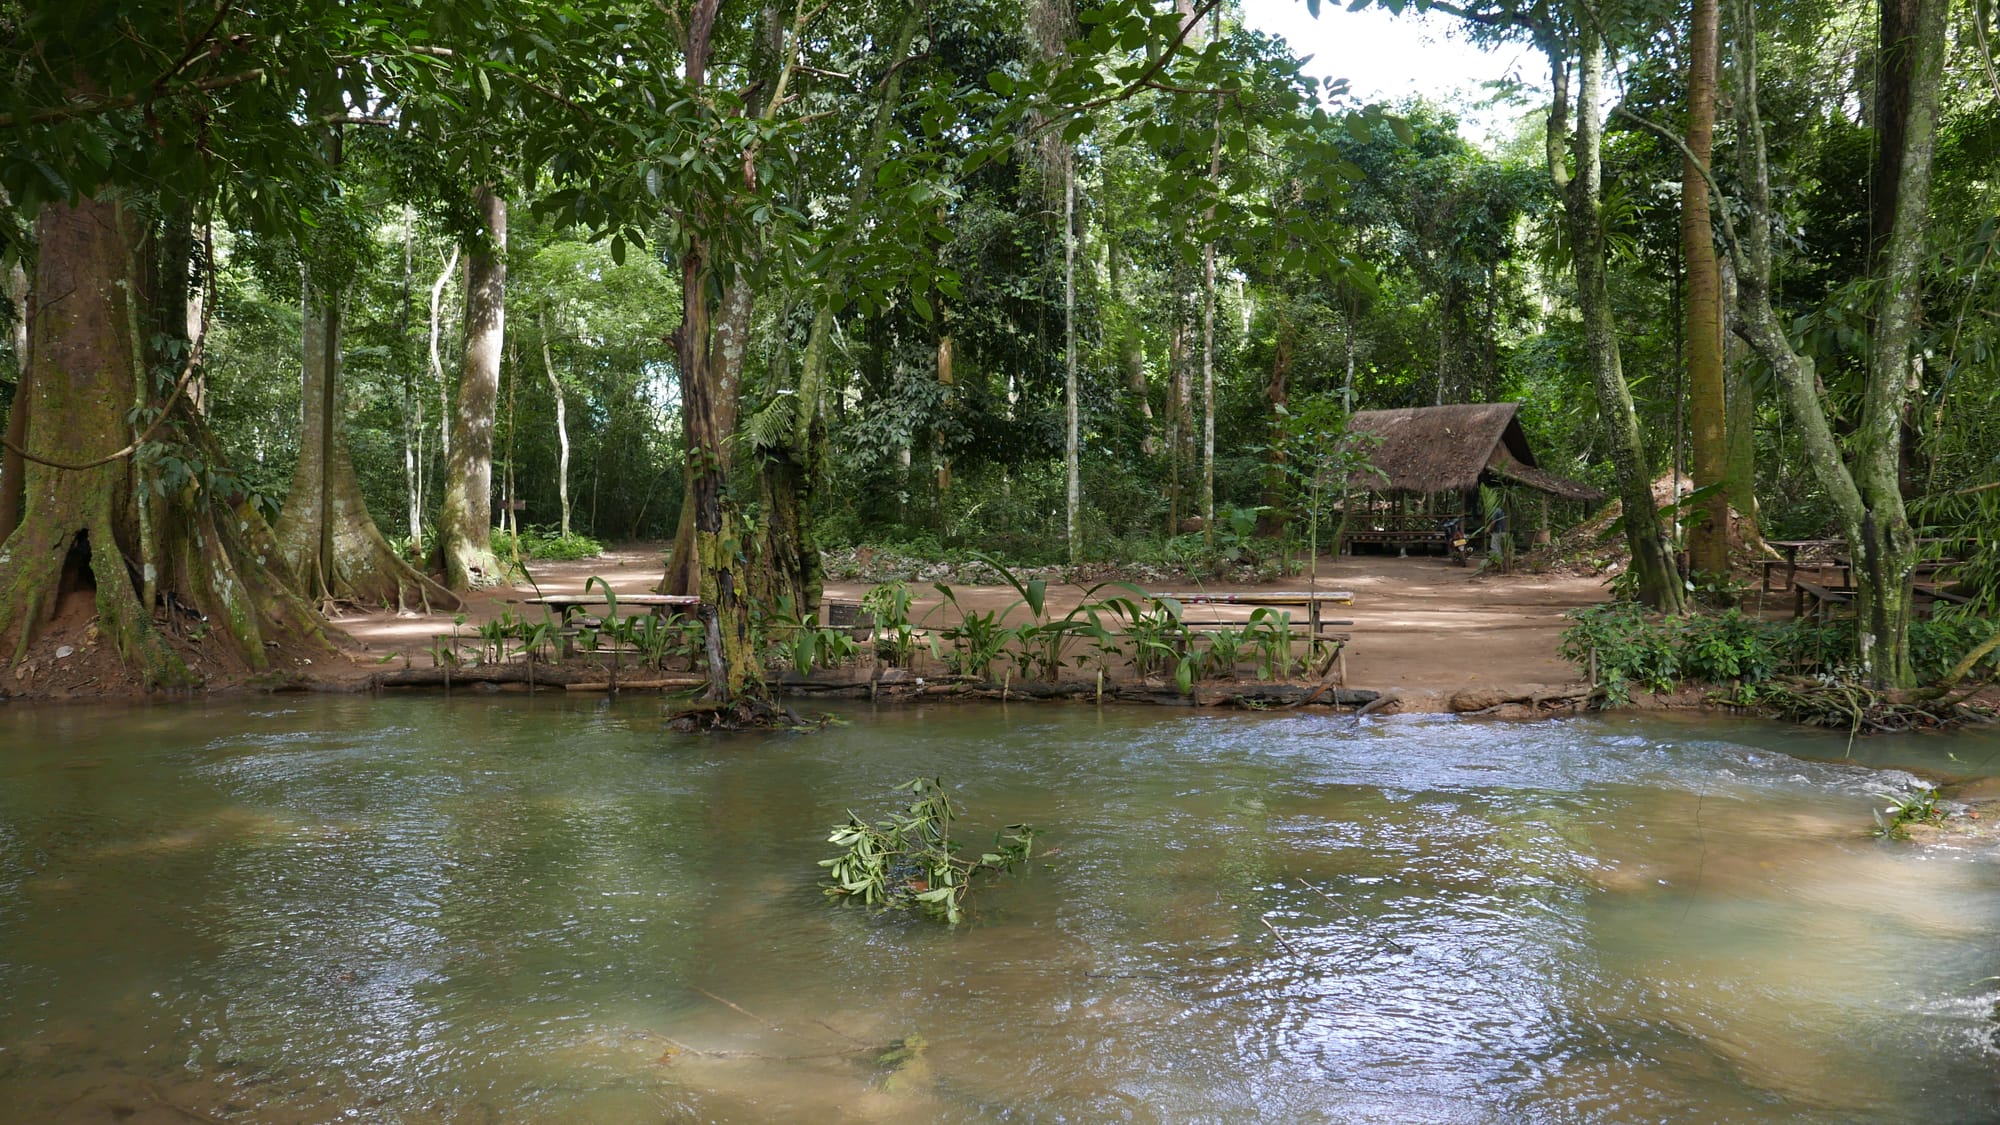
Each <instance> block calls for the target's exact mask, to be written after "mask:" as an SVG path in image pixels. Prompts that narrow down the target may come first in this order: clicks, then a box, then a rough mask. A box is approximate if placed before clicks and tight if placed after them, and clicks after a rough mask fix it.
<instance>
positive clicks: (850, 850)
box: [819, 777, 1035, 926]
mask: <svg viewBox="0 0 2000 1125" xmlns="http://www.w3.org/2000/svg"><path fill="white" fill-rule="evenodd" d="M896 788H897V791H898V792H905V793H908V794H910V803H909V805H908V806H907V807H905V808H904V809H903V810H902V811H900V812H898V813H895V814H892V815H890V816H888V817H885V818H883V819H881V820H878V821H875V822H874V823H872V824H871V823H869V822H868V821H865V820H863V819H861V817H860V816H859V815H857V814H856V813H854V812H852V811H849V812H848V814H847V820H846V821H845V822H844V823H842V824H838V825H835V826H834V828H833V831H832V832H831V833H830V834H829V835H828V836H827V842H828V843H830V844H833V845H835V846H837V847H839V848H840V849H841V851H840V854H838V855H835V856H833V857H832V858H830V859H823V860H820V861H819V865H820V866H821V867H824V868H826V869H827V870H826V874H827V882H825V883H822V884H821V886H822V887H824V888H825V890H826V893H827V895H828V896H829V897H831V898H858V899H860V900H861V902H862V903H863V904H864V905H867V906H874V907H882V908H885V909H898V910H906V909H911V908H915V909H918V910H921V911H922V912H923V913H925V914H928V915H930V916H931V917H934V918H939V919H942V920H943V921H944V922H946V923H947V924H949V925H954V926H955V925H957V924H958V922H959V920H960V919H961V918H963V917H964V916H965V900H966V897H967V896H968V895H969V894H970V893H971V890H972V881H973V878H974V877H975V876H977V875H980V874H982V873H985V874H997V873H999V872H1002V871H1008V870H1012V869H1013V868H1014V867H1016V866H1018V865H1020V864H1023V863H1026V862H1027V861H1028V859H1029V858H1030V857H1031V855H1032V854H1033V850H1034V845H1035V830H1034V828H1032V827H1030V826H1029V825H1026V824H1009V825H1007V826H1006V827H1005V828H1002V829H1000V830H999V831H997V832H995V833H994V834H993V850H991V851H988V852H982V853H981V854H980V856H979V858H978V859H976V860H972V859H966V858H964V857H963V856H961V855H960V854H959V852H960V850H961V849H960V845H959V844H958V842H957V841H955V840H953V839H952V822H954V821H956V820H957V819H958V818H959V813H958V810H957V809H956V808H954V807H953V806H952V803H951V798H950V796H949V795H947V794H946V793H945V790H944V782H943V781H942V779H939V778H929V777H920V778H916V779H915V780H912V781H909V782H906V783H904V784H902V785H899V786H897V787H896Z"/></svg>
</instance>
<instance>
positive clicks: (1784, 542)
mask: <svg viewBox="0 0 2000 1125" xmlns="http://www.w3.org/2000/svg"><path fill="white" fill-rule="evenodd" d="M1767 542H1769V543H1770V544H1771V546H1773V547H1775V548H1777V550H1778V553H1779V554H1781V555H1783V556H1784V557H1783V558H1781V559H1765V560H1764V573H1763V575H1762V576H1761V577H1760V578H1759V580H1758V585H1759V586H1761V587H1762V588H1763V589H1764V590H1765V591H1766V592H1767V593H1768V592H1770V591H1772V590H1774V589H1775V590H1784V589H1792V588H1794V585H1795V583H1796V581H1797V579H1798V574H1799V552H1800V551H1802V550H1805V549H1808V548H1811V549H1813V550H1818V549H1821V548H1826V549H1829V550H1830V549H1832V548H1834V547H1844V546H1846V545H1847V541H1846V540H1844V539H1771V540H1767ZM1836 565H1839V566H1841V567H1843V568H1845V566H1846V564H1844V563H1838V562H1836ZM1780 566H1782V567H1784V568H1785V584H1784V585H1783V586H1776V587H1774V586H1772V585H1771V571H1772V570H1773V569H1775V568H1777V567H1780Z"/></svg>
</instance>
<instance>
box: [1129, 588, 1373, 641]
mask: <svg viewBox="0 0 2000 1125" xmlns="http://www.w3.org/2000/svg"><path fill="white" fill-rule="evenodd" d="M1147 597H1150V598H1152V599H1154V600H1155V601H1163V600H1165V599H1167V598H1172V599H1173V600H1174V601H1177V602H1179V603H1181V605H1183V606H1189V605H1242V606H1252V607H1255V606H1280V607H1299V608H1303V609H1304V610H1305V611H1306V621H1307V626H1308V628H1307V631H1308V632H1309V633H1311V634H1312V635H1314V636H1318V635H1319V634H1320V633H1321V632H1322V631H1323V630H1324V629H1325V627H1326V626H1327V625H1329V624H1341V625H1351V624H1353V622H1351V621H1341V622H1331V621H1327V620H1325V619H1323V618H1322V617H1321V616H1320V608H1321V607H1322V606H1328V605H1353V604H1354V592H1353V591H1351V590H1245V591H1240V592H1234V593H1226V592H1211V591H1207V590H1197V591H1195V592H1193V593H1186V594H1183V593H1164V594H1148V595H1147ZM1181 620H1182V622H1183V623H1185V624H1187V625H1188V626H1189V627H1193V625H1194V624H1195V623H1194V622H1190V621H1188V620H1187V615H1186V614H1185V613H1183V614H1182V615H1181Z"/></svg>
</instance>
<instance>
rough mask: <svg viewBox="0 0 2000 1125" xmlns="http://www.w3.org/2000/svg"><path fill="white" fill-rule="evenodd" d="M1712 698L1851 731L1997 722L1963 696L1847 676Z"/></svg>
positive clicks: (1754, 687)
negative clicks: (1886, 687)
mask: <svg viewBox="0 0 2000 1125" xmlns="http://www.w3.org/2000/svg"><path fill="white" fill-rule="evenodd" d="M1709 698H1710V699H1711V700H1713V701H1715V702H1717V703H1721V704H1724V705H1726V706H1730V707H1738V708H1742V709H1744V710H1747V711H1754V712H1756V713H1758V714H1762V715H1769V716H1772V717H1774V718H1779V719H1785V720H1788V721H1791V722H1797V723H1807V724H1810V725H1812V726H1821V727H1831V728H1833V729H1836V730H1845V731H1847V732H1848V733H1849V734H1859V733H1861V732H1863V731H1868V732H1873V733H1882V734H1890V733H1896V732H1900V731H1910V730H1934V729H1939V728H1946V727H1954V726H1961V725H1964V724H1966V723H1982V724H1983V723H1991V722H1994V721H1995V712H1994V710H1993V709H1992V708H1990V707H1985V706H1980V705H1977V704H1972V703H1968V702H1965V697H1964V696H1960V697H1959V698H1958V699H1956V700H1937V699H1925V698H1921V697H1920V696H1919V695H1917V694H1915V693H1899V692H1886V691H1877V690H1876V689H1874V688H1871V687H1868V686H1866V685H1863V684H1857V683H1851V682H1848V681H1845V680H1809V679H1800V678H1796V677H1788V678H1784V679H1777V680H1768V681H1766V682H1764V683H1760V684H1745V685H1743V686H1742V687H1739V688H1735V689H1732V690H1730V691H1725V692H1717V693H1716V694H1714V695H1712V696H1710V697H1709Z"/></svg>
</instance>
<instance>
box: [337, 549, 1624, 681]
mask: <svg viewBox="0 0 2000 1125" xmlns="http://www.w3.org/2000/svg"><path fill="white" fill-rule="evenodd" d="M665 546H666V545H665V544H654V543H642V544H635V545H632V546H628V547H624V548H620V549H617V550H613V551H610V552H607V553H606V554H604V555H601V556H599V557H597V558H595V559H585V560H581V561H577V562H561V563H539V564H532V565H531V567H530V570H531V571H532V573H533V581H532V582H520V583H517V584H513V585H503V586H497V587H494V588H491V589H488V590H482V591H478V592H476V593H474V594H472V595H471V596H470V597H469V598H468V602H467V605H466V608H465V614H466V622H465V624H464V625H463V626H461V627H460V629H461V631H463V632H470V631H472V630H474V629H476V628H477V627H478V626H479V625H480V624H481V623H483V622H486V621H491V620H495V619H497V618H498V617H500V616H501V614H503V613H507V612H512V613H515V614H519V615H525V616H528V617H530V618H531V619H539V618H540V614H541V609H540V607H538V606H534V605H529V604H527V603H528V600H529V599H531V598H534V597H537V596H538V595H541V594H559V593H561V594H573V593H583V592H584V589H583V588H584V584H585V582H586V581H587V580H588V579H589V578H590V577H591V576H593V575H596V576H601V577H603V578H604V579H606V580H607V581H608V582H609V583H610V584H611V586H612V588H613V589H614V590H616V591H617V592H619V593H621V594H636V593H643V592H646V591H649V590H651V589H652V588H653V587H654V586H655V585H656V584H657V583H658V582H659V580H660V575H661V572H662V567H661V562H662V552H663V551H664V549H665ZM1316 582H1317V585H1318V586H1320V587H1321V588H1332V589H1341V590H1351V591H1353V593H1354V605H1353V606H1352V607H1338V608H1336V610H1335V611H1334V613H1333V615H1334V616H1337V617H1339V618H1342V619H1351V620H1352V621H1353V624H1352V625H1351V626H1340V627H1339V628H1340V630H1341V631H1343V632H1346V633H1349V634H1350V635H1351V636H1352V637H1353V640H1352V642H1351V644H1350V646H1349V648H1348V656H1347V671H1348V676H1347V684H1346V686H1348V687H1354V688H1367V689H1373V690H1375V691H1379V692H1382V693H1383V694H1384V695H1391V694H1393V695H1394V696H1395V697H1396V706H1397V707H1399V708H1400V709H1401V710H1404V711H1449V710H1461V711H1469V710H1481V709H1485V708H1487V707H1489V706H1493V705H1498V704H1500V703H1502V702H1504V701H1506V700H1509V699H1524V698H1530V697H1534V696H1539V695H1551V694H1557V693H1560V692H1563V691H1565V690H1569V691H1574V690H1578V689H1579V688H1580V686H1581V684H1580V679H1579V676H1578V673H1577V670H1576V668H1575V667H1574V666H1572V665H1571V664H1569V663H1568V662H1566V661H1564V660H1563V659H1562V658H1561V657H1559V656H1558V655H1557V654H1556V646H1557V643H1558V639H1559V638H1560V636H1561V633H1562V630H1563V626H1564V624H1565V622H1564V620H1563V615H1564V614H1565V613H1567V612H1568V611H1569V610H1571V609H1574V608H1576V607H1578V606H1583V605H1589V604H1592V603H1594V602H1599V601H1603V600H1604V599H1605V597H1606V596H1607V590H1606V589H1605V587H1604V584H1603V581H1602V580H1601V579H1598V578H1594V577H1573V576H1558V575H1546V574H1544V575H1533V574H1505V575H1503V574H1490V575H1489V574H1484V573H1481V572H1478V571H1475V570H1473V569H1470V568H1467V567H1461V566H1456V565H1453V564H1452V563H1450V562H1448V561H1446V560H1444V559H1440V558H1434V557H1413V558H1396V557H1393V556H1386V555H1359V556H1344V557H1340V558H1331V557H1328V558H1322V559H1321V560H1320V563H1319V572H1318V575H1317V579H1316ZM1306 584H1307V582H1306V579H1305V578H1304V577H1303V576H1293V577H1289V578H1282V579H1277V580H1274V581H1272V582H1268V583H1262V584H1244V583H1175V584H1172V586H1171V589H1174V590H1185V589H1195V588H1201V589H1207V590H1211V591H1216V592H1223V591H1248V590H1258V589H1267V590H1298V589H1304V588H1305V587H1306ZM868 588H869V587H868V585H867V584H866V583H860V582H831V583H828V584H827V587H826V596H827V597H828V598H829V599H841V600H848V601H858V600H860V598H861V596H862V595H863V594H864V593H866V592H867V590H868ZM1149 588H1152V589H1161V588H1167V587H1162V586H1160V584H1157V583H1155V584H1152V585H1151V586H1150V587H1149ZM1087 589H1088V587H1087V586H1084V585H1065V584H1058V583H1051V584H1050V587H1049V604H1050V607H1051V608H1052V610H1053V611H1054V612H1055V613H1056V614H1061V613H1064V612H1066V611H1067V610H1068V609H1069V608H1070V607H1072V606H1074V605H1076V604H1077V603H1078V602H1079V601H1080V600H1082V598H1083V597H1084V595H1085V592H1086V590H1087ZM912 590H913V592H914V593H916V594H917V595H918V596H919V600H918V601H917V604H916V608H915V609H914V611H913V613H912V617H913V618H915V619H916V620H917V621H919V622H920V623H925V624H929V625H933V626H943V625H948V624H950V623H951V620H952V618H950V617H949V616H947V614H948V613H949V611H948V610H944V611H940V610H939V609H938V603H939V601H940V599H939V597H938V595H937V593H936V592H935V591H934V590H933V589H931V587H930V586H929V585H928V584H918V583H913V584H912ZM954 591H955V592H956V594H957V595H958V600H959V602H960V604H961V605H963V606H965V607H966V608H968V609H973V610H980V611H983V610H988V609H1002V608H1005V607H1007V606H1010V605H1014V604H1015V603H1016V602H1017V601H1018V600H1019V597H1018V595H1017V594H1015V592H1014V591H1013V590H1012V589H1010V588H1008V587H1006V586H955V587H954ZM925 595H928V596H925ZM1014 614H1015V617H1014V619H1015V620H1020V619H1024V618H1025V614H1026V611H1025V610H1024V609H1016V610H1015V611H1014ZM1248 615H1249V609H1248V607H1244V606H1215V605H1198V606H1189V607H1187V616H1188V619H1189V620H1190V621H1241V620H1244V619H1245V618H1247V617H1248ZM452 617H453V615H452V614H445V613H439V614H431V615H427V616H397V615H396V614H394V613H390V612H379V611H378V612H371V613H359V612H350V613H348V614H344V615H343V616H341V617H339V618H338V619H336V620H335V622H334V624H335V625H336V626H337V627H338V628H339V629H340V630H341V631H342V632H344V633H345V634H346V635H347V636H348V637H351V638H352V639H353V641H354V643H355V645H356V646H357V648H356V649H355V650H354V651H353V652H351V653H350V665H349V666H348V667H346V668H329V667H324V666H321V667H316V668H301V669H300V671H301V672H303V673H305V674H306V675H307V676H308V677H309V678H311V679H313V680H315V681H317V682H319V683H321V684H323V685H324V686H327V687H336V688H337V687H341V686H359V685H360V684H362V683H365V682H366V681H367V679H368V678H369V677H370V676H371V675H372V674H373V673H375V672H376V671H379V670H382V668H383V667H384V664H385V663H387V664H388V665H390V666H398V667H399V666H401V664H402V662H404V661H407V662H408V663H409V664H410V665H411V666H412V667H425V666H428V665H429V663H430V656H429V649H430V648H431V646H432V645H433V643H434V642H435V640H436V638H437V637H438V636H439V635H440V634H448V633H450V632H451V631H452ZM385 657H386V658H387V661H386V662H385V660H384V658H385Z"/></svg>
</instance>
